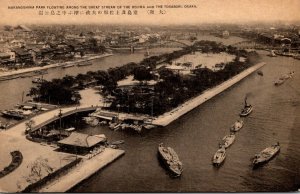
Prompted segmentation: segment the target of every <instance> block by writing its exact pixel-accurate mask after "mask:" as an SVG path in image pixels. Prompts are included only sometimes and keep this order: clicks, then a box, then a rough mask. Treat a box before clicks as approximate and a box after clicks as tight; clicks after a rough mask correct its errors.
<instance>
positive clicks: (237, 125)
mask: <svg viewBox="0 0 300 194" xmlns="http://www.w3.org/2000/svg"><path fill="white" fill-rule="evenodd" d="M243 126H244V121H242V120H237V121H236V122H235V123H234V124H233V125H232V126H231V127H230V131H232V132H237V131H239V130H240V129H241V128H242V127H243Z"/></svg>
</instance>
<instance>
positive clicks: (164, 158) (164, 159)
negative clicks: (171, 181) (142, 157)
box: [158, 147, 183, 178]
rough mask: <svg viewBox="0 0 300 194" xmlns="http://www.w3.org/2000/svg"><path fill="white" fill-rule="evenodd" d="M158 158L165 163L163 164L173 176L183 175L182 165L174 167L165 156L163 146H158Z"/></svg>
mask: <svg viewBox="0 0 300 194" xmlns="http://www.w3.org/2000/svg"><path fill="white" fill-rule="evenodd" d="M158 159H159V161H160V162H161V163H162V164H163V166H164V167H165V168H166V169H167V170H168V172H169V173H170V175H171V176H172V177H174V178H175V177H180V176H181V174H182V171H183V169H182V166H180V168H179V169H178V170H174V169H172V167H171V165H170V161H169V160H168V159H167V158H166V157H165V155H164V153H163V151H162V148H161V147H159V148H158Z"/></svg>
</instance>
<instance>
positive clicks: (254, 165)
mask: <svg viewBox="0 0 300 194" xmlns="http://www.w3.org/2000/svg"><path fill="white" fill-rule="evenodd" d="M279 152H280V148H278V150H277V151H276V152H275V153H274V154H272V155H271V156H270V157H269V158H266V159H265V160H263V161H258V162H254V161H253V163H252V164H253V169H256V168H258V167H260V166H263V165H264V164H266V163H268V162H269V161H270V160H272V159H273V158H275V156H276V155H277V154H278V153H279Z"/></svg>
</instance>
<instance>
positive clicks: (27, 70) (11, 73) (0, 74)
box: [0, 53, 113, 77]
mask: <svg viewBox="0 0 300 194" xmlns="http://www.w3.org/2000/svg"><path fill="white" fill-rule="evenodd" d="M112 55H113V54H110V53H105V54H102V55H97V56H89V57H85V58H83V59H79V60H75V61H72V62H67V64H68V63H80V62H86V61H91V60H95V59H100V58H104V57H108V56H112ZM64 65H66V63H54V64H50V65H45V66H43V67H30V68H25V69H18V70H12V71H6V72H0V77H8V76H16V75H22V74H26V73H30V72H34V71H40V70H47V69H51V68H56V67H62V66H64Z"/></svg>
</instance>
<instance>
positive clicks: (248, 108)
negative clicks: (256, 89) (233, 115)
mask: <svg viewBox="0 0 300 194" xmlns="http://www.w3.org/2000/svg"><path fill="white" fill-rule="evenodd" d="M252 110H253V107H252V105H251V104H247V98H245V105H244V108H243V109H242V111H241V113H240V116H241V117H246V116H248V115H249V114H250V113H251V112H252Z"/></svg>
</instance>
